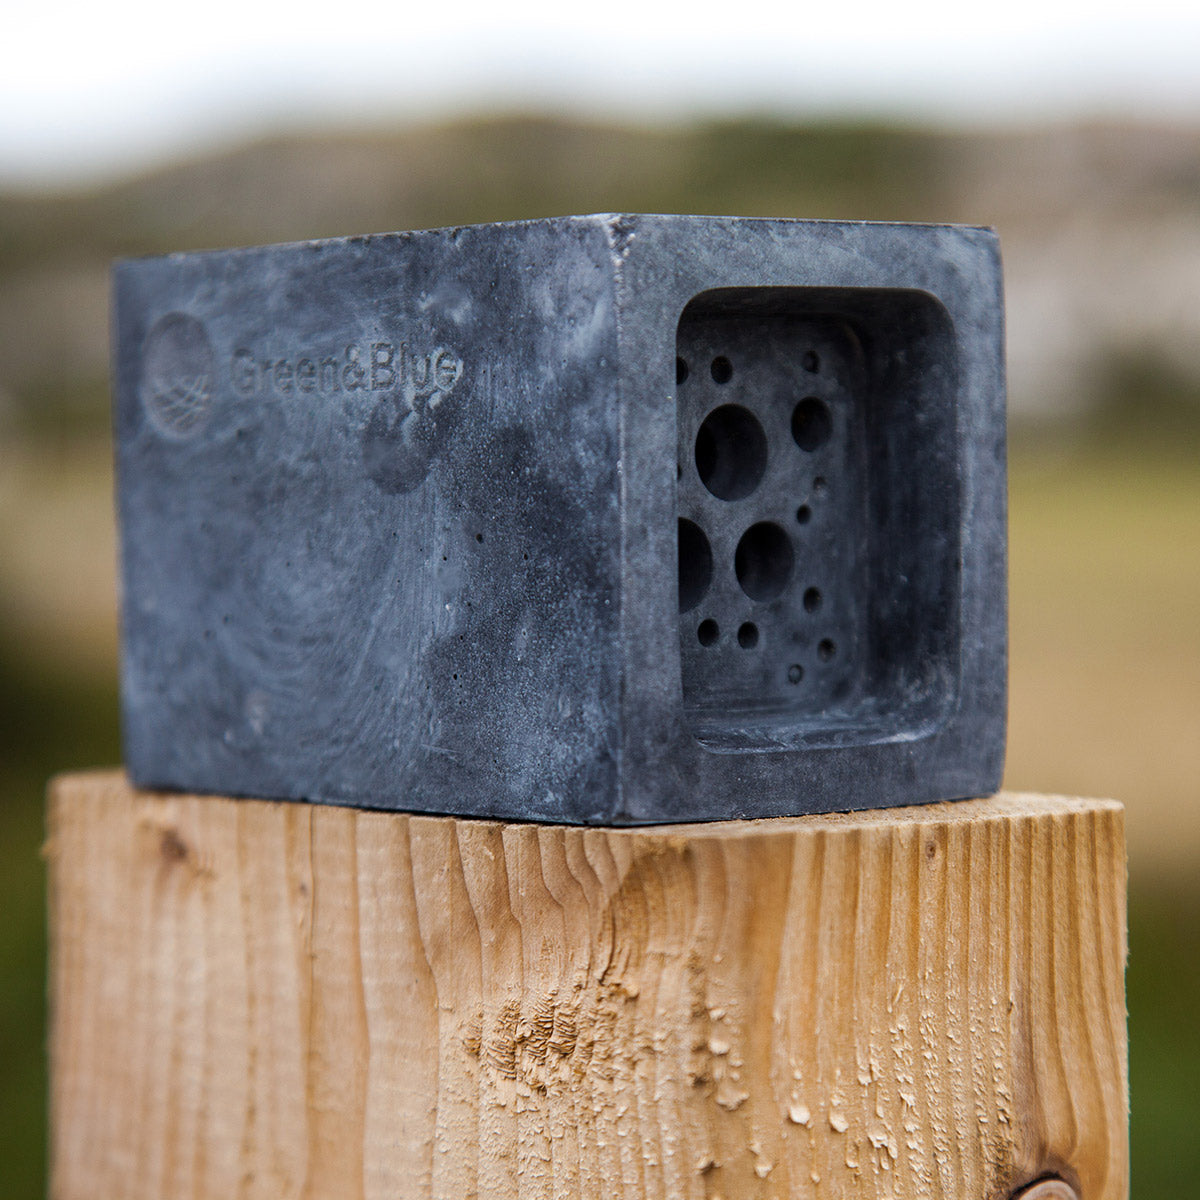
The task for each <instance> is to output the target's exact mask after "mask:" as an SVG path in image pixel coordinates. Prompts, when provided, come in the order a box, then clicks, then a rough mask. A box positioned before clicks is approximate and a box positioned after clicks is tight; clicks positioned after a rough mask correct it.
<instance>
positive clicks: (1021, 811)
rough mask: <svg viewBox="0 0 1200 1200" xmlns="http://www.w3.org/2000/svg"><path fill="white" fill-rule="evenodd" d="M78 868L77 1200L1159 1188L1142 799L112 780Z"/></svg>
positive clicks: (59, 1163)
mask: <svg viewBox="0 0 1200 1200" xmlns="http://www.w3.org/2000/svg"><path fill="white" fill-rule="evenodd" d="M47 854H48V858H49V862H50V870H51V936H52V947H51V988H52V1004H53V1017H52V1031H51V1063H52V1076H53V1077H52V1122H53V1135H52V1136H53V1163H52V1194H53V1196H54V1197H56V1198H57V1200H176V1198H179V1200H182V1198H184V1197H187V1198H189V1200H209V1198H212V1200H217V1198H220V1200H233V1198H238V1200H250V1198H258V1197H262V1198H264V1200H266V1198H270V1200H281V1198H284V1197H289V1198H290V1197H303V1198H305V1200H324V1198H330V1200H333V1198H337V1200H358V1198H360V1197H363V1198H366V1197H370V1198H372V1200H375V1198H378V1200H384V1198H386V1200H409V1198H411V1200H432V1198H435V1197H436V1198H438V1200H468V1198H473V1197H479V1198H481V1200H483V1198H486V1200H517V1198H518V1197H519V1198H522V1200H524V1198H530V1200H533V1198H536V1200H566V1198H575V1197H579V1198H581V1200H582V1198H586V1200H717V1198H718V1197H719V1198H720V1200H792V1198H799V1197H812V1198H813V1200H820V1198H822V1197H829V1198H830V1200H840V1198H842V1197H847V1198H849V1197H862V1198H869V1200H875V1198H879V1200H883V1198H885V1197H888V1198H891V1200H917V1198H922V1200H924V1198H926V1197H931V1198H945V1200H1006V1198H1007V1197H1009V1196H1010V1195H1012V1194H1013V1193H1015V1192H1017V1191H1019V1190H1020V1189H1021V1188H1023V1187H1026V1186H1028V1185H1029V1184H1031V1183H1033V1182H1035V1181H1037V1180H1039V1179H1045V1178H1049V1177H1056V1178H1059V1179H1061V1180H1063V1181H1065V1183H1066V1184H1068V1185H1069V1186H1070V1188H1071V1189H1073V1190H1074V1192H1075V1193H1076V1194H1077V1195H1078V1196H1079V1198H1080V1200H1124V1197H1125V1196H1126V1193H1127V1170H1128V1168H1127V1163H1128V1156H1127V1143H1126V1066H1125V1063H1126V1046H1125V1008H1124V986H1123V971H1124V963H1125V909H1124V888H1125V851H1124V840H1123V817H1122V812H1121V809H1120V806H1119V805H1117V804H1114V803H1111V802H1106V801H1085V800H1071V799H1063V798H1057V797H1041V796H1019V795H1001V796H998V797H995V798H994V799H990V800H979V801H969V802H965V803H957V804H943V805H932V806H928V807H923V808H911V809H893V810H890V811H875V812H860V813H854V814H851V815H844V816H838V815H833V816H821V817H803V818H794V819H779V820H769V821H760V822H746V823H725V824H714V825H690V826H664V827H656V828H641V829H635V830H620V829H586V828H575V827H562V826H535V825H511V824H510V825H505V824H497V823H492V822H484V821H470V820H459V819H455V818H450V817H428V816H424V817H418V816H405V815H401V814H395V813H378V812H376V813H372V812H363V811H353V810H349V809H342V808H320V807H312V806H305V805H301V804H288V803H274V802H261V801H247V800H238V801H235V800H229V799H220V798H197V797H191V796H166V795H158V794H151V793H146V792H137V791H134V790H133V789H131V788H130V787H129V785H128V784H127V783H126V781H125V779H124V777H123V776H121V775H119V774H116V773H108V774H93V775H81V776H75V777H71V778H65V779H61V780H59V781H57V782H56V784H55V785H54V786H53V789H52V794H51V801H50V815H49V842H48V847H47ZM1061 1190H1062V1193H1063V1194H1064V1195H1065V1194H1067V1193H1066V1189H1065V1188H1064V1189H1061ZM1056 1194H1057V1193H1056Z"/></svg>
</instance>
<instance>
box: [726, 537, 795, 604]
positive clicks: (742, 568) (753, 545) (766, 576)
mask: <svg viewBox="0 0 1200 1200" xmlns="http://www.w3.org/2000/svg"><path fill="white" fill-rule="evenodd" d="M794 564H795V554H794V552H793V551H792V542H791V539H790V538H789V537H788V535H787V534H786V533H784V531H783V530H782V529H781V528H780V527H779V526H778V525H776V524H775V523H774V522H772V521H760V522H759V523H758V524H757V525H751V526H750V528H749V529H747V530H746V532H745V533H743V534H742V539H741V541H740V542H738V545H737V550H736V552H735V553H734V556H733V569H734V571H735V572H736V574H737V580H738V583H740V584H741V585H742V591H743V592H745V593H746V595H747V596H749V597H750V599H751V600H760V601H762V600H774V599H775V597H776V596H778V595H779V593H780V592H782V591H783V589H784V588H785V587H787V584H788V580H789V579H791V577H792V567H793V565H794Z"/></svg>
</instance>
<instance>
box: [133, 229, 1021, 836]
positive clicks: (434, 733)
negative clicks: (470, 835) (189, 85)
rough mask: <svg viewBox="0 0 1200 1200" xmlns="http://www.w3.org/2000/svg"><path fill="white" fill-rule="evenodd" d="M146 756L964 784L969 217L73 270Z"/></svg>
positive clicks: (764, 789) (344, 793)
mask: <svg viewBox="0 0 1200 1200" xmlns="http://www.w3.org/2000/svg"><path fill="white" fill-rule="evenodd" d="M115 306H116V319H115V330H116V333H115V338H116V366H115V385H116V387H115V393H116V395H115V407H116V412H115V428H116V442H117V456H118V485H119V486H118V500H119V509H120V526H121V542H122V580H123V592H124V595H123V609H122V614H123V615H122V632H123V662H122V703H123V712H124V729H125V743H126V745H125V752H126V759H127V764H128V767H129V770H130V773H131V775H132V776H133V778H134V780H135V781H136V782H137V783H139V784H142V785H146V786H162V787H173V788H182V789H188V790H200V791H215V792H222V793H228V794H233V795H254V796H268V797H280V798H292V799H305V800H312V801H319V802H328V803H337V804H353V805H361V806H369V807H382V808H396V809H409V810H419V811H428V812H453V813H460V814H478V815H481V816H492V817H504V818H514V819H531V820H541V821H568V822H586V823H609V822H611V823H638V822H658V821H681V820H710V819H718V818H727V817H747V816H751V817H752V816H774V815H780V814H789V813H804V812H816V811H823V810H831V809H850V808H859V807H864V806H885V805H893V804H903V803H916V802H924V801H931V800H940V799H954V798H958V797H964V796H971V795H981V794H986V793H988V792H991V791H993V790H994V789H995V788H996V787H997V786H998V783H999V779H1000V774H1001V768H1002V764H1003V755H1004V725H1005V696H1006V688H1005V659H1006V652H1005V651H1006V646H1005V626H1006V605H1005V407H1004V353H1003V303H1002V296H1001V283H1000V266H999V256H998V249H997V244H996V240H995V237H994V235H993V234H992V233H991V232H989V231H987V230H983V229H975V228H961V227H949V226H932V225H929V226H916V225H888V224H863V223H840V222H823V221H784V220H747V219H741V218H709V217H673V216H594V217H575V218H563V219H556V220H544V221H532V222H524V223H517V224H507V225H494V226H478V227H470V228H460V229H444V230H430V231H425V232H420V233H403V234H388V235H381V236H376V237H361V238H349V239H336V240H330V241H322V242H312V243H304V244H297V245H288V246H272V247H265V248H259V249H249V250H234V251H227V252H216V253H202V254H187V255H174V256H170V257H166V258H160V259H146V260H139V261H131V262H125V263H121V264H119V265H118V267H117V268H116V271H115Z"/></svg>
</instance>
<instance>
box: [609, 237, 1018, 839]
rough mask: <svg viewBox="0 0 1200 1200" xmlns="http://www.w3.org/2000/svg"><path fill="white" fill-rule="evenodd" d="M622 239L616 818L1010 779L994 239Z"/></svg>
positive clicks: (932, 792)
mask: <svg viewBox="0 0 1200 1200" xmlns="http://www.w3.org/2000/svg"><path fill="white" fill-rule="evenodd" d="M626 233H627V235H628V236H627V238H626V241H625V243H624V249H623V259H622V263H621V266H620V269H619V272H618V279H619V284H620V286H619V289H618V306H619V309H620V318H619V325H618V328H619V330H620V342H621V362H622V372H623V377H622V387H623V397H622V398H623V402H624V404H625V406H626V407H625V419H624V423H623V426H622V462H623V467H624V474H625V492H626V495H627V497H629V500H628V502H627V505H626V510H625V511H624V513H623V520H624V523H625V539H624V572H625V574H624V605H623V609H624V621H623V628H622V636H623V641H624V645H625V652H626V671H625V690H624V709H623V712H624V717H623V724H622V728H623V731H624V740H623V746H624V751H625V753H624V757H623V773H622V783H623V790H622V806H623V808H622V812H623V814H624V815H625V816H626V818H627V819H630V820H670V819H676V818H677V819H684V820H686V819H696V818H715V817H732V816H769V815H778V814H783V813H797V812H815V811H822V810H828V809H839V808H847V807H853V806H855V805H856V804H862V803H870V804H872V805H879V806H884V805H894V804H904V803H917V802H923V801H931V800H939V799H954V798H959V797H964V796H969V795H984V794H987V793H989V792H991V791H993V790H994V789H995V788H996V787H997V786H998V784H999V780H1000V774H1001V770H1002V765H1003V757H1004V726H1005V698H1006V687H1005V675H1006V670H1005V666H1006V653H1005V647H1006V635H1005V624H1006V617H1005V612H1006V605H1005V524H1006V523H1005V503H1006V501H1005V453H1004V442H1005V403H1004V359H1003V306H1002V298H1001V290H1000V268H999V258H998V254H997V249H996V243H995V239H994V237H993V235H991V234H990V233H989V232H988V231H986V230H978V229H964V228H952V227H945V226H902V225H867V224H843V223H835V222H819V221H814V222H806V221H745V220H737V219H734V218H695V219H688V218H671V217H661V218H644V219H638V220H637V221H636V222H635V223H633V224H632V225H631V227H630V228H629V229H628V230H627V231H626ZM643 380H645V381H648V382H645V383H642V382H641V381H643ZM664 394H670V395H671V396H672V397H673V400H674V403H673V404H671V405H664V404H663V403H662V400H661V397H662V396H663V395H664ZM868 796H869V800H868V799H867V797H868Z"/></svg>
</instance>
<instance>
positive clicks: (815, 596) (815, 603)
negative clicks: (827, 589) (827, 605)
mask: <svg viewBox="0 0 1200 1200" xmlns="http://www.w3.org/2000/svg"><path fill="white" fill-rule="evenodd" d="M820 607H821V589H820V588H806V589H805V592H804V611H805V612H816V611H817V609H818V608H820Z"/></svg>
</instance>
